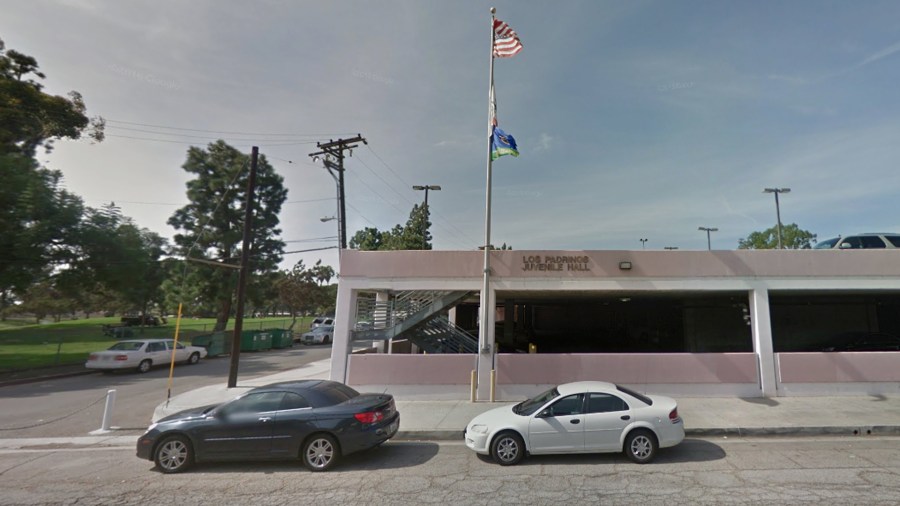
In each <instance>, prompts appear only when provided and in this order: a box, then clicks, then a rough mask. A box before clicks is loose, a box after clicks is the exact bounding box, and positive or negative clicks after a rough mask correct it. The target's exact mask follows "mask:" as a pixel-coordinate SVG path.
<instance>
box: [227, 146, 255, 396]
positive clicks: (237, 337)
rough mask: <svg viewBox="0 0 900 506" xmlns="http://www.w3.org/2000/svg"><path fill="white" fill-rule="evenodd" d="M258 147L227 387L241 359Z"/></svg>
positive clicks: (234, 381)
mask: <svg viewBox="0 0 900 506" xmlns="http://www.w3.org/2000/svg"><path fill="white" fill-rule="evenodd" d="M258 159H259V148H258V147H256V146H253V151H252V152H251V154H250V177H248V178H247V200H246V202H245V203H244V240H243V243H242V244H241V270H240V271H239V273H238V289H237V310H236V314H235V315H234V337H232V339H231V366H230V368H229V369H228V388H234V387H236V386H237V375H238V364H239V363H240V359H241V331H243V330H244V292H246V291H247V276H248V275H249V274H250V272H249V271H250V269H249V264H250V233H251V231H252V229H253V223H252V220H253V191H254V189H255V188H256V162H257V160H258Z"/></svg>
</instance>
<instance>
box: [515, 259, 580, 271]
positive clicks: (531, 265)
mask: <svg viewBox="0 0 900 506" xmlns="http://www.w3.org/2000/svg"><path fill="white" fill-rule="evenodd" d="M590 263H591V259H590V258H588V257H587V256H564V255H543V256H542V255H526V256H523V257H522V270H523V271H525V272H528V271H550V272H564V271H578V272H590V271H591V267H590Z"/></svg>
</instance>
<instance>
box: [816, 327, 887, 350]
mask: <svg viewBox="0 0 900 506" xmlns="http://www.w3.org/2000/svg"><path fill="white" fill-rule="evenodd" d="M822 351H900V337H897V336H895V335H893V334H887V333H885V332H846V333H844V334H840V335H838V336H835V337H834V338H832V339H831V340H830V344H829V345H828V346H826V347H825V348H824V349H823V350H822Z"/></svg>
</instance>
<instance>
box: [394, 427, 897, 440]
mask: <svg viewBox="0 0 900 506" xmlns="http://www.w3.org/2000/svg"><path fill="white" fill-rule="evenodd" d="M684 433H685V436H687V437H714V436H732V437H774V436H793V437H797V436H805V437H810V436H900V425H873V426H871V427H731V428H703V429H685V431H684ZM463 434H464V430H401V431H398V432H397V435H396V436H394V438H393V439H395V440H399V441H463V438H464V436H463Z"/></svg>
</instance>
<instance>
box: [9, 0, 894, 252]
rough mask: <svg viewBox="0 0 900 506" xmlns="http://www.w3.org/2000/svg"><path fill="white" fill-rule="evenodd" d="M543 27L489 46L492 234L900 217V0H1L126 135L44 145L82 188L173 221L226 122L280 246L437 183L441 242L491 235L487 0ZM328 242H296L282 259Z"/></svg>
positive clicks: (95, 108) (522, 25) (582, 236)
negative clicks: (500, 136)
mask: <svg viewBox="0 0 900 506" xmlns="http://www.w3.org/2000/svg"><path fill="white" fill-rule="evenodd" d="M492 5H493V6H495V7H496V8H497V17H498V18H499V19H501V20H503V21H505V22H507V23H509V25H510V26H511V27H512V28H513V29H514V30H515V31H516V32H517V33H518V35H519V37H520V39H521V41H522V44H523V46H524V50H523V51H522V52H521V53H520V54H518V55H517V56H515V57H513V58H505V59H498V60H496V62H495V71H494V72H495V73H494V80H495V86H496V96H497V104H498V119H499V124H500V126H501V127H502V128H503V129H504V130H505V131H506V132H507V133H509V134H512V135H514V136H515V138H516V140H517V141H518V145H519V152H520V156H519V157H518V158H513V157H511V156H506V157H502V158H500V159H499V160H497V161H496V162H494V165H493V206H492V218H493V219H492V234H491V242H492V243H493V244H495V245H498V246H499V245H500V244H503V243H506V244H508V245H510V246H512V247H513V249H517V250H534V249H536V250H557V249H570V250H594V249H640V248H641V242H640V239H642V238H643V239H647V242H646V245H645V247H646V248H647V249H663V248H664V247H678V248H680V249H705V248H706V233H705V232H702V231H699V230H698V227H716V228H718V229H719V231H718V232H714V233H713V234H712V247H713V248H714V249H734V248H736V247H737V244H738V239H740V238H742V237H746V236H747V235H748V234H749V233H751V232H753V231H756V230H763V229H766V228H768V227H771V226H774V224H775V221H776V218H775V203H774V198H773V196H772V195H771V194H764V193H763V192H762V190H763V188H766V187H779V188H791V190H792V191H791V193H789V194H786V195H782V196H781V217H782V222H783V223H797V224H798V225H799V226H800V227H801V228H803V229H806V230H809V231H811V232H813V233H816V234H818V237H819V239H826V238H829V237H834V236H837V235H847V234H851V233H859V232H900V198H898V196H900V170H897V169H898V167H900V164H898V161H900V142H898V141H900V100H898V94H900V86H898V82H900V23H898V22H897V20H898V19H900V3H897V2H896V1H885V2H876V1H860V2H844V1H799V0H798V1H792V2H778V1H755V2H720V1H708V2H707V1H629V2H620V1H565V2H534V1H495V2H481V1H468V2H437V1H416V2H413V1H380V2H365V1H345V0H333V1H328V2H322V1H315V2H295V1H237V0H219V1H212V0H192V1H191V2H181V1H171V0H153V1H144V0H135V1H129V2H120V1H114V0H96V1H95V0H58V1H47V0H30V1H28V2H22V1H13V0H0V9H2V12H3V15H2V17H0V38H2V39H3V40H4V42H5V43H6V46H7V48H9V49H16V50H18V51H20V52H23V53H25V54H29V55H31V56H34V57H35V58H36V59H37V60H38V63H39V64H40V66H41V69H42V70H43V72H44V73H46V74H47V79H46V80H45V81H44V84H45V86H46V90H47V91H49V92H51V93H54V94H65V93H67V92H68V91H70V90H77V91H79V92H80V93H81V94H82V95H83V96H84V100H85V102H86V104H87V107H88V113H89V115H91V116H94V115H100V116H102V117H104V118H105V119H106V120H107V122H108V123H107V128H106V134H107V138H106V140H105V141H104V142H102V143H99V144H92V143H91V142H89V141H88V140H80V141H61V142H57V143H56V147H55V149H54V150H53V151H52V152H51V153H49V154H42V155H41V156H40V160H41V161H42V162H43V163H44V164H45V165H46V166H48V167H50V168H53V169H59V170H61V171H62V172H63V174H64V176H65V185H66V187H67V188H68V189H69V190H70V191H72V192H74V193H76V194H77V195H80V196H81V197H82V198H83V199H84V200H85V203H86V204H87V205H90V206H92V207H99V206H101V205H103V204H105V203H108V202H110V201H112V202H115V203H116V204H117V205H118V206H119V207H121V209H122V212H123V213H124V214H125V215H127V216H130V217H132V218H133V219H134V220H135V221H136V222H137V223H138V225H140V226H142V227H146V228H149V229H150V230H153V231H155V232H157V233H159V234H161V235H163V236H166V237H171V236H172V235H173V234H174V233H175V230H174V229H172V228H171V227H170V226H169V225H167V223H166V222H167V220H168V218H169V217H170V216H171V215H172V213H173V212H174V211H175V210H176V209H177V208H178V207H180V206H182V205H184V204H185V203H186V202H187V200H186V196H185V182H186V181H187V179H188V178H187V174H186V173H185V172H184V171H183V169H182V168H181V165H182V164H183V163H184V161H185V157H186V152H187V149H188V147H189V146H191V145H194V146H205V145H206V144H208V143H209V142H212V141H214V140H216V139H219V138H223V139H225V140H226V141H228V142H229V143H231V144H232V145H234V146H236V147H238V148H240V149H241V150H243V151H244V152H247V153H249V151H250V147H251V146H253V145H257V146H259V148H260V152H261V154H263V155H265V156H266V158H267V160H268V161H269V163H270V164H271V165H272V166H274V167H275V169H276V171H277V172H278V173H279V174H281V175H282V176H283V177H284V180H285V186H286V187H287V189H288V192H289V193H288V200H287V203H286V204H285V205H284V207H283V210H282V214H281V229H282V239H283V240H285V241H286V242H287V247H286V248H285V250H286V251H297V250H305V249H314V248H326V247H330V246H333V245H336V244H337V239H336V235H337V229H336V228H337V227H336V222H334V221H330V222H322V221H321V220H320V218H322V217H329V216H334V215H335V214H336V207H337V206H336V200H335V193H336V192H335V184H334V181H333V180H332V179H331V177H330V176H329V175H328V173H327V171H325V170H324V169H323V168H322V166H321V165H320V164H315V163H313V162H312V160H311V159H310V157H309V156H308V155H309V154H310V153H312V152H314V151H316V146H315V142H316V141H328V140H330V139H337V138H340V137H352V136H355V135H356V134H357V133H359V134H361V135H362V136H363V137H365V138H366V139H367V141H368V145H365V146H360V147H359V148H357V149H355V150H354V151H353V154H352V157H350V158H348V159H347V161H346V164H345V166H346V169H347V171H346V174H347V178H346V179H347V181H346V194H347V206H348V207H347V228H348V237H351V236H352V235H353V233H354V232H355V231H357V230H360V229H362V228H363V227H371V226H375V227H377V228H379V229H382V230H384V229H389V228H391V227H393V226H394V225H396V224H398V223H401V224H403V223H405V222H406V220H407V218H408V215H409V211H410V210H411V208H412V206H413V204H414V203H419V202H421V200H422V198H423V197H424V195H423V193H422V192H416V191H414V190H412V189H411V186H412V185H440V186H441V187H442V190H441V191H435V192H430V194H429V205H430V207H431V210H432V221H433V223H434V224H433V226H432V229H431V231H432V234H433V236H434V247H435V249H444V250H447V249H453V250H472V249H476V248H477V246H479V245H481V244H483V243H484V207H485V167H486V151H487V139H486V136H487V124H488V74H489V63H490V56H489V55H490V36H491V34H490V19H491V18H490V12H489V8H490V7H491V6H492ZM317 259H322V260H323V262H325V263H326V264H330V265H333V266H337V262H338V255H337V251H336V250H335V249H327V250H322V251H314V252H306V253H291V254H288V255H285V260H284V262H283V263H282V266H283V267H285V268H289V267H291V266H293V265H294V264H295V263H296V262H297V261H299V260H303V261H304V262H305V263H306V264H307V265H309V264H311V263H314V262H315V261H316V260H317Z"/></svg>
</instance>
